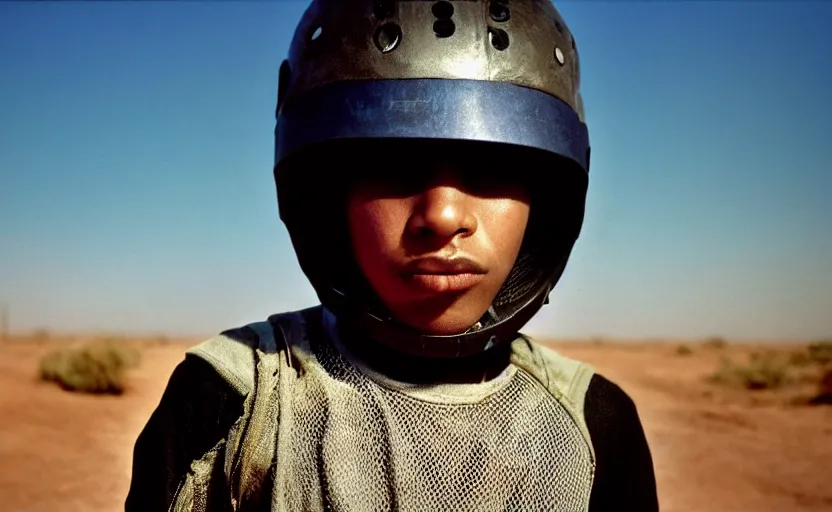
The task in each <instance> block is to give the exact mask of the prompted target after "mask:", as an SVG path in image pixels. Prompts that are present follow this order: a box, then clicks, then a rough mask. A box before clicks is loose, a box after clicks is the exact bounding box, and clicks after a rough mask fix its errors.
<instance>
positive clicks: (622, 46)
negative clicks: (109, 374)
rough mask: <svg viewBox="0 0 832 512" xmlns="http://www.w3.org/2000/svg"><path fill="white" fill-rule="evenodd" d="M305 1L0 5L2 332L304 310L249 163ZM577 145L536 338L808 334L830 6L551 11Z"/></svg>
mask: <svg viewBox="0 0 832 512" xmlns="http://www.w3.org/2000/svg"><path fill="white" fill-rule="evenodd" d="M306 5H307V2H304V1H259V2H232V1H227V2H220V1H215V2H31V3H22V2H21V3H14V2H0V301H5V302H6V303H8V304H9V305H10V307H11V323H12V329H13V330H24V329H33V328H39V327H43V328H48V329H51V330H73V331H84V330H101V329H103V330H119V331H136V332H160V331H165V332H168V333H172V334H178V333H195V334H199V335H202V334H212V333H214V332H216V331H218V330H221V329H224V328H228V327H231V326H235V325H238V324H241V323H245V322H250V321H256V320H260V319H262V318H264V317H265V316H267V315H269V314H271V313H274V312H279V311H283V310H287V309H295V308H302V307H306V306H309V305H313V304H315V303H316V297H315V295H314V293H313V291H312V288H311V286H310V285H309V284H308V283H307V281H306V279H305V277H304V276H303V274H302V273H301V272H300V270H299V267H298V265H297V262H296V260H295V256H294V252H293V250H292V248H291V245H290V244H289V240H288V236H287V234H286V232H285V229H284V227H283V225H282V224H281V222H280V220H279V218H278V213H277V205H276V199H275V193H274V184H273V181H272V175H271V166H272V158H273V129H274V107H275V101H276V87H277V71H278V67H279V65H280V62H281V60H282V58H283V57H284V56H285V54H286V51H287V46H288V43H289V41H290V38H291V35H292V31H293V29H294V25H295V23H296V22H297V21H298V19H299V17H300V15H301V13H302V11H303V9H305V7H306ZM556 5H557V6H558V7H559V9H560V10H561V13H562V14H563V16H564V18H565V19H566V21H567V23H568V24H569V25H570V28H571V29H572V30H573V32H574V33H575V34H576V37H577V41H578V48H579V51H580V52H581V59H582V71H583V77H582V84H583V87H584V100H585V104H586V110H587V118H588V123H589V129H590V138H591V142H592V147H593V153H592V155H593V160H592V164H593V168H592V172H591V181H590V193H589V199H588V201H589V204H588V210H587V217H586V223H585V227H584V230H583V233H582V236H581V238H580V240H579V241H578V244H577V246H576V248H575V251H574V252H573V257H572V260H571V262H570V265H569V267H568V269H567V272H566V274H565V276H564V278H563V279H562V280H561V282H560V284H559V285H558V287H557V288H556V289H555V292H554V293H553V294H552V302H551V303H550V305H548V306H546V307H545V308H544V309H543V310H542V311H541V312H540V313H539V314H538V316H537V317H536V318H535V319H534V320H533V321H532V322H531V323H530V324H529V325H528V328H527V331H528V332H531V333H535V334H545V335H552V336H563V337H567V336H568V337H573V336H596V335H598V336H620V337H642V336H647V337H663V336H671V337H702V336H709V335H722V336H725V337H729V338H758V339H775V338H780V339H782V338H790V339H797V338H820V337H832V141H830V140H829V139H830V136H831V135H832V56H831V55H832V31H830V30H829V27H830V26H832V2H823V1H816V2H797V1H788V2H782V3H779V2H771V1H744V2H719V1H686V2H684V1H676V2H673V1H641V2H625V1H608V2H602V1H588V0H587V1H577V0H575V1H568V2H560V3H557V4H556Z"/></svg>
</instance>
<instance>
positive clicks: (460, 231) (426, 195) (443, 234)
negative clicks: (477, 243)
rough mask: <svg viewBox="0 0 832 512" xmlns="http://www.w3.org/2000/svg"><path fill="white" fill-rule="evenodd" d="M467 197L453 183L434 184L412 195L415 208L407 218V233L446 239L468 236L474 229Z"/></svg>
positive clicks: (472, 215)
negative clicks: (414, 196) (414, 199)
mask: <svg viewBox="0 0 832 512" xmlns="http://www.w3.org/2000/svg"><path fill="white" fill-rule="evenodd" d="M471 206H472V205H471V198H470V197H469V196H468V194H466V193H465V192H464V191H462V190H460V189H459V188H458V187H456V186H455V185H453V184H435V185H432V186H430V187H429V188H427V189H426V190H424V191H423V192H422V193H421V194H419V195H418V196H417V197H416V207H415V208H414V210H413V214H412V215H411V217H410V219H409V221H408V226H407V228H408V232H409V233H410V234H411V235H412V236H415V237H418V238H434V239H439V240H442V241H446V242H447V241H450V240H452V239H453V238H456V237H457V236H461V237H468V236H471V235H473V234H474V233H475V232H476V230H477V218H476V216H475V215H474V214H473V212H472V210H471Z"/></svg>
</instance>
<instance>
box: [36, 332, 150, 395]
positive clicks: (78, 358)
mask: <svg viewBox="0 0 832 512" xmlns="http://www.w3.org/2000/svg"><path fill="white" fill-rule="evenodd" d="M140 357H141V356H140V354H139V352H138V350H136V349H135V348H132V347H129V346H127V345H125V344H123V343H118V342H114V341H112V340H103V341H98V342H94V343H90V344H87V345H84V346H82V347H79V348H74V349H72V348H67V349H59V350H56V351H54V352H50V353H49V354H47V355H46V356H44V357H43V358H42V359H41V361H40V378H41V379H42V380H45V381H50V382H55V383H57V384H59V385H60V386H61V387H62V388H64V389H66V390H69V391H78V392H82V393H107V394H116V395H117V394H121V393H122V392H123V391H124V386H125V382H126V376H127V371H128V370H129V369H131V368H135V367H136V366H138V365H139V362H140Z"/></svg>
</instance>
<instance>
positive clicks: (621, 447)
mask: <svg viewBox="0 0 832 512" xmlns="http://www.w3.org/2000/svg"><path fill="white" fill-rule="evenodd" d="M584 409H585V418H586V423H587V428H588V429H589V433H590V437H591V438H592V444H593V445H594V447H595V454H596V472H595V483H594V485H593V488H592V496H591V498H590V511H595V510H599V511H600V510H613V509H617V508H620V507H621V506H623V505H624V504H626V507H625V508H627V509H628V510H644V511H658V510H659V505H658V494H657V492H656V477H655V472H654V468H653V457H652V454H651V451H650V446H649V444H648V442H647V438H646V435H645V431H644V428H643V426H642V424H641V419H640V418H639V413H638V410H637V408H636V404H635V402H634V401H633V399H632V398H631V397H630V395H629V394H627V392H626V391H624V390H623V389H622V388H621V386H619V385H618V384H616V383H614V382H612V381H611V380H609V379H607V378H605V377H604V376H602V375H599V374H596V375H593V377H592V380H591V381H590V383H589V388H588V389H587V393H586V404H585V408H584Z"/></svg>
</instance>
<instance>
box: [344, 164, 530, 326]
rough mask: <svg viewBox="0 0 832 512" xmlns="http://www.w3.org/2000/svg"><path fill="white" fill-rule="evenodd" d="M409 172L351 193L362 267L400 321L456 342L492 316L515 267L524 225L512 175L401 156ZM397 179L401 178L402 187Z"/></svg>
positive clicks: (371, 180) (524, 208)
mask: <svg viewBox="0 0 832 512" xmlns="http://www.w3.org/2000/svg"><path fill="white" fill-rule="evenodd" d="M397 160H399V161H402V160H407V161H408V162H409V163H408V164H407V168H406V169H397V170H396V172H395V173H394V174H395V176H392V178H391V174H393V173H390V172H389V171H388V172H378V173H377V174H376V175H375V176H373V173H372V172H370V173H368V175H367V176H364V178H363V179H360V180H358V181H357V182H355V183H354V184H353V185H352V187H351V189H350V191H349V194H348V201H347V217H348V223H349V229H350V235H351V238H352V244H353V250H354V252H355V255H356V259H357V262H358V265H359V267H360V268H361V270H362V272H363V273H364V275H365V277H366V278H367V279H368V281H369V283H370V285H371V286H372V288H373V289H374V290H375V292H376V294H378V296H379V297H380V298H381V300H382V301H383V302H384V304H385V305H386V306H387V308H388V309H389V310H390V312H391V313H392V314H393V315H394V316H395V317H396V318H397V319H398V320H399V321H401V322H403V323H405V324H407V325H409V326H411V327H413V328H415V329H418V330H419V331H422V332H425V333H428V334H434V335H449V334H460V333H463V332H465V331H466V330H468V329H469V328H470V327H471V326H472V325H474V324H475V323H476V322H477V321H478V320H479V319H480V318H481V317H482V315H483V314H485V312H486V311H487V310H488V308H489V307H490V305H491V303H492V301H493V300H494V297H495V296H496V295H497V292H498V291H499V289H500V287H501V286H502V284H503V282H504V281H505V279H506V277H507V276H508V274H509V272H510V271H511V269H512V267H513V266H514V263H515V260H516V259H517V255H518V253H519V251H520V246H521V244H522V241H523V235H524V232H525V229H526V224H527V221H528V218H529V200H528V195H527V193H526V191H525V190H524V188H523V187H521V186H519V185H516V184H511V183H509V182H507V181H506V179H505V176H506V174H508V173H503V174H500V173H497V172H488V171H487V170H485V171H483V170H482V169H477V170H476V171H474V170H469V169H466V168H465V167H463V166H461V165H455V164H454V163H453V161H452V160H450V159H448V158H442V159H441V160H443V161H444V163H443V162H437V161H436V160H437V159H431V158H429V157H427V158H426V157H420V156H418V155H410V158H408V157H403V156H401V155H399V157H398V159H397ZM402 176H407V177H408V178H407V179H403V178H402Z"/></svg>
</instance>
